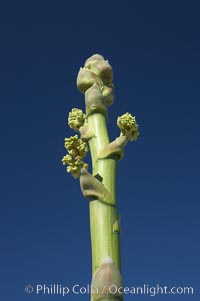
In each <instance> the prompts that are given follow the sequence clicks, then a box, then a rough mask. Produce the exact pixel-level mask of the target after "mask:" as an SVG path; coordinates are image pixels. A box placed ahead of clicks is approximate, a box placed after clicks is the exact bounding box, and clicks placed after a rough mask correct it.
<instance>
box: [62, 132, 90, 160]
mask: <svg viewBox="0 0 200 301" xmlns="http://www.w3.org/2000/svg"><path fill="white" fill-rule="evenodd" d="M65 148H66V149H67V151H68V153H69V154H70V155H71V156H73V157H77V156H80V157H81V158H84V157H85V156H86V154H87V152H88V146H87V143H86V142H84V141H83V140H82V139H80V138H79V137H78V135H75V136H71V137H69V138H65Z"/></svg>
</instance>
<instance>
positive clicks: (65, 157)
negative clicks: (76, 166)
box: [62, 155, 73, 165]
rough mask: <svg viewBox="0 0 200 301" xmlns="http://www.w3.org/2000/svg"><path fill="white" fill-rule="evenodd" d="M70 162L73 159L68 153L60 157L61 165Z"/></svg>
mask: <svg viewBox="0 0 200 301" xmlns="http://www.w3.org/2000/svg"><path fill="white" fill-rule="evenodd" d="M72 162H73V159H72V156H70V155H66V156H64V157H63V158H62V163H63V165H67V164H68V165H69V164H71V163H72Z"/></svg>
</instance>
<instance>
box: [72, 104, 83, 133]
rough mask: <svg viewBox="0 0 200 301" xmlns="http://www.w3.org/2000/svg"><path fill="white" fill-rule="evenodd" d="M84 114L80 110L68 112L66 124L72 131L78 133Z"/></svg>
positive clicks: (75, 109)
mask: <svg viewBox="0 0 200 301" xmlns="http://www.w3.org/2000/svg"><path fill="white" fill-rule="evenodd" d="M84 122H85V114H84V113H83V111H82V110H80V109H77V108H74V109H72V110H71V112H69V117H68V124H69V126H70V128H71V129H73V130H74V131H79V129H80V127H81V126H83V125H84Z"/></svg>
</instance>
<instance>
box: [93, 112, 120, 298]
mask: <svg viewBox="0 0 200 301" xmlns="http://www.w3.org/2000/svg"><path fill="white" fill-rule="evenodd" d="M88 125H89V127H90V128H91V129H92V130H93V132H94V137H93V138H91V139H90V140H89V146H90V151H91V157H92V166H93V175H96V174H99V175H100V176H101V177H102V184H103V185H104V186H105V187H106V189H107V190H108V191H109V192H110V194H111V196H112V198H113V200H114V205H109V204H104V203H102V202H100V201H99V200H92V201H90V232H91V244H92V272H93V275H94V273H95V271H96V270H97V269H98V268H99V267H100V266H101V264H102V262H103V260H104V259H105V258H106V257H107V256H110V257H111V258H112V260H113V262H114V265H115V267H116V268H118V269H119V271H121V260H120V245H119V232H118V231H116V232H115V231H114V230H113V226H114V224H115V222H116V221H117V220H118V214H117V211H116V199H115V196H116V192H115V190H116V188H115V181H116V167H117V162H116V160H115V159H114V158H113V159H112V158H109V159H98V154H99V152H100V150H101V149H102V148H103V147H105V146H106V145H108V143H109V138H108V133H107V127H106V119H105V116H104V115H103V114H100V113H94V114H91V115H89V116H88ZM106 300H109V301H111V300H115V301H116V300H117V299H116V297H115V298H114V296H113V297H112V298H111V297H110V298H109V299H108V297H106V299H102V301H106ZM120 300H122V297H121V299H120Z"/></svg>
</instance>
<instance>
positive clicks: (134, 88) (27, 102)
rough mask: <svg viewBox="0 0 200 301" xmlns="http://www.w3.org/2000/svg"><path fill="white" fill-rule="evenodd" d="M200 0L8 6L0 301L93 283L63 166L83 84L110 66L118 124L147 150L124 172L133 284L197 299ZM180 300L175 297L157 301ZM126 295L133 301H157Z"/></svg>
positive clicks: (78, 206) (2, 69)
mask: <svg viewBox="0 0 200 301" xmlns="http://www.w3.org/2000/svg"><path fill="white" fill-rule="evenodd" d="M197 4H198V1H191V2H189V1H127V0H125V1H121V2H118V3H117V2H116V1H104V2H93V1H87V0H85V1H72V2H69V1H54V2H51V1H40V2H37V1H36V2H35V1H26V2H22V1H10V2H9V3H8V2H7V4H5V3H4V5H2V4H1V6H2V7H1V9H0V11H1V13H0V14H1V18H0V22H1V26H0V45H1V55H0V101H1V118H0V123H1V126H0V131H1V190H0V207H1V210H0V239H1V244H0V283H1V289H0V299H1V300H4V301H11V300H12V301H26V300H27V301H28V300H38V301H39V300H54V301H59V300H80V301H81V300H83V301H85V300H89V295H82V296H80V295H79V296H75V295H68V296H66V297H62V296H56V295H55V296H44V295H36V294H35V293H32V294H31V295H28V294H26V293H25V292H24V287H25V285H26V284H30V285H33V286H35V285H36V284H43V283H45V284H46V285H50V284H55V283H58V284H62V285H66V286H71V285H74V284H76V283H78V284H80V285H83V286H84V285H86V284H87V283H90V280H91V251H90V237H89V216H88V202H87V201H86V200H85V199H83V197H82V195H81V192H80V189H79V182H78V180H74V179H73V178H72V177H71V176H70V175H69V174H67V173H66V172H65V168H64V167H63V166H62V164H61V158H62V156H63V155H64V154H65V149H64V147H63V141H64V138H65V137H67V136H70V135H72V134H73V132H72V131H71V130H70V129H69V128H68V126H67V116H68V111H70V110H71V108H73V107H80V108H82V109H83V108H84V98H83V95H81V94H80V93H79V91H78V90H77V88H76V76H77V72H78V70H79V68H80V67H81V66H82V65H83V63H84V61H85V59H86V58H87V57H89V56H90V55H92V54H94V53H100V54H102V55H103V56H104V57H105V58H106V59H108V60H109V62H110V64H111V65H112V67H113V69H114V84H115V95H116V96H115V103H114V104H113V106H112V107H111V108H110V109H109V121H108V126H109V132H110V137H111V139H114V138H115V136H116V135H117V134H118V129H117V126H116V118H117V116H118V115H121V114H123V113H125V112H127V111H129V112H131V113H132V114H133V115H136V117H137V121H138V123H139V124H140V132H141V135H140V138H139V139H138V141H137V142H135V143H133V144H129V145H127V147H126V150H125V157H124V159H123V160H122V161H120V162H119V165H118V179H117V183H118V184H117V197H118V209H119V212H120V214H121V223H122V232H121V242H122V244H121V247H122V264H123V276H124V284H125V285H126V286H134V285H143V284H149V285H156V284H157V283H158V284H160V285H169V286H184V285H187V286H193V287H194V290H195V295H194V296H183V295H182V296H173V300H186V301H190V300H191V301H192V300H195V301H196V300H198V301H199V298H200V293H199V291H200V285H199V278H200V272H199V267H200V260H199V254H200V242H199V232H200V218H199V216H200V205H199V201H200V192H199V187H200V182H199V168H200V160H199V154H200V142H199V136H200V135H199V130H200V127H199V112H200V40H199V33H200V19H199V7H198V5H197ZM161 298H165V300H169V301H173V300H172V299H171V296H165V297H163V296H161V297H159V296H158V297H157V298H156V300H160V299H161ZM151 299H152V297H150V296H135V297H134V296H129V295H128V296H127V297H126V299H125V300H133V301H134V300H145V301H148V300H151Z"/></svg>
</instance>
